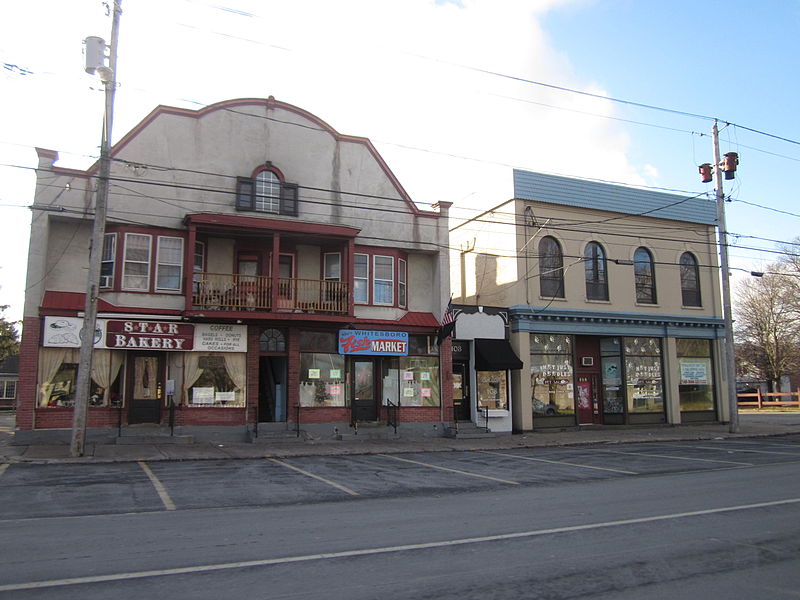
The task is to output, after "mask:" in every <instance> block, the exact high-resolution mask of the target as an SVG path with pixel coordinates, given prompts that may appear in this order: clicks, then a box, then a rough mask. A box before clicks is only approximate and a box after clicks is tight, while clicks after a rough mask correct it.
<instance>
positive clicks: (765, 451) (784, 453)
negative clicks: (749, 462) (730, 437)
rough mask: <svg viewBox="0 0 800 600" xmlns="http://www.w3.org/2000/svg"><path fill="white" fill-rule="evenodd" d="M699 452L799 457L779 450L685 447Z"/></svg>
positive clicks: (795, 453)
mask: <svg viewBox="0 0 800 600" xmlns="http://www.w3.org/2000/svg"><path fill="white" fill-rule="evenodd" d="M684 447H685V448H697V449H698V450H716V451H718V452H748V453H750V454H780V455H783V456H797V452H778V451H777V450H745V449H744V448H730V447H728V448H715V447H714V446H684Z"/></svg>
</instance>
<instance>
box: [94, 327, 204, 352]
mask: <svg viewBox="0 0 800 600" xmlns="http://www.w3.org/2000/svg"><path fill="white" fill-rule="evenodd" d="M193 345H194V326H193V325H190V324H188V323H164V322H157V321H108V323H107V324H106V347H107V348H118V349H123V348H125V349H130V350H191V349H192V347H193Z"/></svg>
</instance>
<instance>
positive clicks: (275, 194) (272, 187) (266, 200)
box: [255, 169, 281, 213]
mask: <svg viewBox="0 0 800 600" xmlns="http://www.w3.org/2000/svg"><path fill="white" fill-rule="evenodd" d="M280 206H281V180H280V179H279V178H278V176H277V175H276V174H275V173H273V172H272V171H269V170H267V169H264V170H263V171H260V172H259V173H258V175H256V193H255V210H257V211H259V212H269V213H277V212H279V210H280Z"/></svg>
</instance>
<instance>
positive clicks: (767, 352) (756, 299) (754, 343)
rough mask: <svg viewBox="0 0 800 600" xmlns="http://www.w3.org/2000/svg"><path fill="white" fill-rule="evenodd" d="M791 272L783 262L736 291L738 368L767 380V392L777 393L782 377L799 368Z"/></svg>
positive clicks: (797, 321)
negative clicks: (768, 390)
mask: <svg viewBox="0 0 800 600" xmlns="http://www.w3.org/2000/svg"><path fill="white" fill-rule="evenodd" d="M792 271H793V269H792V266H791V265H789V264H786V263H784V262H781V263H778V264H774V265H771V266H770V267H769V269H767V273H766V274H765V275H764V276H763V277H761V278H754V279H748V280H745V281H743V282H741V283H740V284H739V286H738V287H737V290H736V300H737V301H736V309H735V314H736V325H735V327H736V332H735V333H736V337H737V340H738V344H737V351H738V354H739V356H738V357H737V358H738V360H739V367H740V369H742V370H752V374H753V375H755V376H757V377H758V378H760V379H764V380H766V381H767V382H768V385H769V388H770V391H778V388H779V386H780V381H781V377H783V376H784V375H789V374H792V373H794V372H796V371H797V369H798V368H800V319H798V314H800V313H798V312H797V310H798V300H797V297H796V289H795V285H796V284H797V281H796V278H795V277H793V275H795V273H793V272H792ZM747 367H749V369H747Z"/></svg>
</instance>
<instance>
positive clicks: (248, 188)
mask: <svg viewBox="0 0 800 600" xmlns="http://www.w3.org/2000/svg"><path fill="white" fill-rule="evenodd" d="M254 193H255V181H253V180H252V179H250V178H249V177H237V178H236V210H253V200H254V198H253V195H254Z"/></svg>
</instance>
